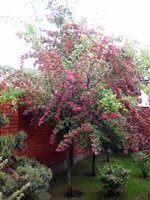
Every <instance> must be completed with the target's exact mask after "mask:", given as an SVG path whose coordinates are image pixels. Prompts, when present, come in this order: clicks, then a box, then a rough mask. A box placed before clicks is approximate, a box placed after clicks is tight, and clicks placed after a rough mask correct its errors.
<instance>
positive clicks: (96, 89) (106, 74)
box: [2, 23, 141, 194]
mask: <svg viewBox="0 0 150 200" xmlns="http://www.w3.org/2000/svg"><path fill="white" fill-rule="evenodd" d="M31 29H32V34H33V32H34V29H33V27H31V26H30V30H31ZM22 36H23V37H24V38H25V39H26V41H27V42H29V43H31V44H32V50H31V51H30V52H29V53H28V54H25V55H24V56H22V64H23V60H24V59H28V58H34V60H35V62H34V66H35V69H36V70H35V71H34V72H33V73H29V72H26V70H25V69H24V68H23V66H22V67H21V69H19V70H13V69H11V70H9V69H7V70H3V69H2V73H3V76H4V82H7V83H8V84H9V85H12V86H13V87H15V88H18V89H21V90H24V91H25V92H24V95H22V97H21V98H20V102H22V103H23V102H26V104H27V105H28V109H27V110H26V112H27V113H28V112H32V113H33V115H34V118H33V121H32V122H34V123H35V124H38V125H39V126H40V125H42V124H43V123H45V122H46V123H47V122H48V121H50V122H51V124H52V125H53V127H54V129H53V134H52V135H51V140H50V144H51V145H52V144H53V143H54V142H55V138H56V136H57V135H59V136H60V138H61V141H60V143H59V145H58V146H57V149H56V151H57V152H60V151H64V150H66V151H67V163H68V170H67V171H68V183H69V188H68V191H69V193H70V194H72V183H71V159H70V151H71V145H72V144H74V145H76V144H77V145H80V146H84V145H87V144H89V143H90V145H91V147H92V151H93V152H94V154H96V155H97V154H99V153H100V150H101V140H100V139H101V138H102V137H106V138H108V137H109V134H106V131H104V130H105V129H104V127H106V126H107V125H106V123H104V122H105V121H107V120H109V121H110V122H111V123H116V124H117V123H118V122H117V120H116V119H119V120H120V122H119V123H121V124H122V127H123V128H124V131H122V134H123V138H124V139H125V136H126V134H127V136H128V138H129V136H130V135H131V136H132V139H135V138H136V137H133V136H134V134H135V133H136V134H137V135H139V133H140V131H141V130H140V126H139V125H140V123H139V119H140V114H139V112H138V109H137V107H136V102H137V101H136V100H137V97H138V96H139V95H140V91H139V88H138V85H139V77H138V74H137V73H138V72H137V70H136V66H135V65H134V61H133V59H132V58H131V57H130V56H129V55H128V54H127V52H126V51H124V50H123V49H120V48H119V47H117V46H115V45H114V44H113V43H111V42H110V40H109V38H107V37H105V36H104V35H102V34H100V33H98V32H96V31H91V30H88V29H87V28H86V27H83V26H81V25H79V24H75V23H63V24H61V26H59V29H58V30H57V31H52V30H48V31H45V33H44V35H43V36H40V38H37V37H36V35H35V36H34V38H33V37H30V36H31V35H30V34H23V35H22ZM10 71H11V73H10ZM109 92H110V95H109V97H110V101H109V99H108V98H106V97H105V96H104V94H106V93H108V94H109ZM114 104H115V105H114ZM118 105H119V108H117V106H118ZM101 130H103V131H101ZM104 132H105V133H104ZM112 134H115V132H113V133H112ZM114 137H115V136H114ZM130 139H131V137H130ZM136 139H137V138H136ZM134 141H135V140H134ZM126 144H128V143H126ZM133 148H136V149H135V150H138V146H133ZM127 149H128V146H126V151H127Z"/></svg>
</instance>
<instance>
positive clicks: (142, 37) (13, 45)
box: [0, 0, 150, 67]
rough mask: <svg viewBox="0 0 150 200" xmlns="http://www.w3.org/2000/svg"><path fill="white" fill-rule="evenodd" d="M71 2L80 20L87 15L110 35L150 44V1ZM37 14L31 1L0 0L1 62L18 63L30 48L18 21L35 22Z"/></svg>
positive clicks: (39, 9) (39, 7)
mask: <svg viewBox="0 0 150 200" xmlns="http://www.w3.org/2000/svg"><path fill="white" fill-rule="evenodd" d="M34 1H35V5H36V9H37V12H39V13H41V14H42V13H44V8H45V4H44V3H42V0H41V1H40V0H34ZM61 1H62V0H61ZM68 1H69V3H70V5H72V7H73V8H74V16H75V18H76V19H77V20H80V19H81V18H85V19H86V21H87V22H88V23H89V24H97V25H100V26H101V27H103V29H104V32H105V33H106V34H107V35H116V34H117V35H125V36H126V37H129V38H133V39H136V40H138V41H140V42H142V43H144V44H147V45H150V26H149V20H150V12H149V8H150V0H68ZM35 16H36V10H35V9H33V6H32V4H31V0H13V1H10V0H5V1H4V0H0V65H10V66H14V67H18V66H19V62H20V56H21V54H23V52H25V49H26V48H27V47H25V43H23V42H21V41H20V40H19V39H18V38H17V37H16V36H15V33H16V32H18V31H20V30H23V28H24V27H23V25H21V24H20V23H19V22H18V21H24V22H28V23H33V24H34V23H35V18H36V17H35ZM6 17H7V18H8V19H9V20H6ZM4 19H5V20H4ZM6 22H7V23H6ZM14 22H15V23H14Z"/></svg>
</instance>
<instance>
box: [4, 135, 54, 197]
mask: <svg viewBox="0 0 150 200" xmlns="http://www.w3.org/2000/svg"><path fill="white" fill-rule="evenodd" d="M25 138H26V135H25V133H24V132H20V133H19V134H17V135H15V136H13V135H7V136H0V155H1V156H2V157H1V159H0V191H1V192H0V198H1V199H7V198H8V199H15V198H18V199H20V198H21V199H24V200H28V199H30V200H35V199H36V200H43V199H44V200H49V199H50V194H49V193H48V189H49V182H50V180H51V179H52V172H51V170H50V169H49V168H47V167H46V166H44V165H41V164H40V163H38V162H37V161H35V160H29V159H27V158H25V157H19V158H17V157H14V156H13V155H12V150H13V149H17V150H23V149H24V148H25V145H24V143H23V141H24V139H25ZM14 197H15V198H14Z"/></svg>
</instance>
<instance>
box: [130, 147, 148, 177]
mask: <svg viewBox="0 0 150 200" xmlns="http://www.w3.org/2000/svg"><path fill="white" fill-rule="evenodd" d="M133 159H134V161H135V162H136V164H137V165H138V166H139V168H140V170H141V173H142V177H143V178H147V177H148V174H149V172H150V156H149V155H147V154H146V153H144V152H142V151H140V152H139V153H137V154H133Z"/></svg>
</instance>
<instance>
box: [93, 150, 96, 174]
mask: <svg viewBox="0 0 150 200" xmlns="http://www.w3.org/2000/svg"><path fill="white" fill-rule="evenodd" d="M95 162H96V156H95V153H93V157H92V176H95V175H96V173H95Z"/></svg>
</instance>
